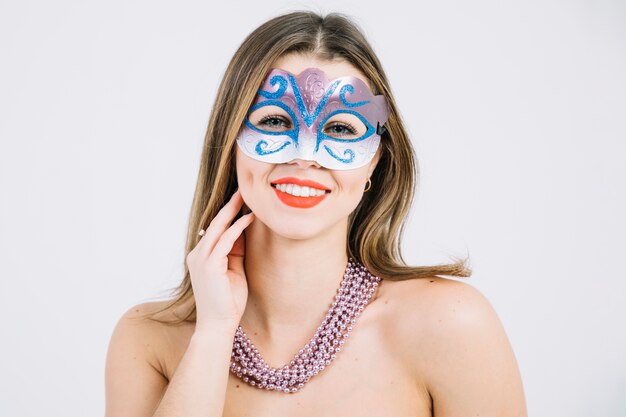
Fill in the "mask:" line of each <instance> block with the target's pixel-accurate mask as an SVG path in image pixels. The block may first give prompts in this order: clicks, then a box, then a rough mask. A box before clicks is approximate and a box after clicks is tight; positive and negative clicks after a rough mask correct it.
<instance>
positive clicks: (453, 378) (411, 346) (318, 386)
mask: <svg viewBox="0 0 626 417" xmlns="http://www.w3.org/2000/svg"><path fill="white" fill-rule="evenodd" d="M159 305H160V303H158V302H157V303H146V304H144V305H142V307H141V308H142V309H144V311H147V310H146V309H151V308H155V307H158V306H159ZM169 317H170V318H171V317H173V316H169ZM194 329H195V325H194V324H192V323H189V324H185V325H181V326H177V327H168V326H158V327H154V330H153V332H154V335H155V338H154V340H160V341H161V342H160V344H159V345H158V347H156V348H155V351H154V354H153V355H152V356H150V357H151V362H152V366H154V367H155V369H158V370H159V372H160V373H161V374H162V376H163V378H162V384H163V385H162V389H163V390H165V388H166V386H167V382H168V381H169V380H170V379H171V377H172V376H173V374H174V373H175V372H176V368H177V366H178V363H179V362H180V360H181V357H182V355H183V354H184V352H185V350H186V348H187V346H188V343H189V340H190V338H191V336H192V335H193V334H194ZM459 329H462V330H459ZM314 330H315V329H310V333H311V335H312V334H313V333H314ZM249 336H250V337H251V339H253V341H254V340H255V337H257V339H256V340H259V338H258V336H259V335H258V334H255V332H253V333H252V334H250V335H249ZM255 344H256V345H257V346H258V343H256V342H255ZM470 346H473V347H474V349H472V350H469V351H468V347H470ZM258 347H259V349H260V351H261V353H262V354H263V356H264V358H265V359H266V360H267V361H268V363H270V365H272V366H278V365H282V364H284V363H286V362H288V361H289V360H291V358H292V357H293V355H294V354H295V352H281V353H280V354H276V352H270V351H263V348H262V347H261V346H258ZM465 410H482V412H483V413H481V414H478V415H481V416H483V415H484V416H520V417H521V416H526V406H525V403H524V392H523V387H522V385H521V378H520V375H519V371H518V368H517V363H516V361H515V357H514V356H513V353H512V351H511V348H510V346H509V344H508V340H507V338H506V335H505V333H504V330H503V329H502V327H501V325H500V322H499V320H498V318H497V316H496V314H495V312H493V310H492V309H491V307H490V305H489V303H488V302H487V301H486V300H485V299H484V297H483V296H482V295H480V293H479V292H478V291H477V290H475V289H474V288H473V287H472V286H470V285H468V284H466V283H462V282H458V281H454V280H449V279H444V278H421V279H414V280H407V281H398V282H396V281H382V283H381V285H380V287H379V289H378V291H377V293H376V297H375V298H374V299H373V300H372V301H371V302H370V304H369V305H368V307H367V308H366V309H365V310H364V312H363V314H362V315H361V317H360V318H359V321H358V323H357V325H356V326H355V327H354V330H353V331H352V332H351V334H350V337H349V340H348V341H347V342H346V345H345V348H344V350H343V351H342V352H341V353H340V355H338V357H337V359H336V360H335V361H334V362H333V363H332V365H331V366H329V367H328V368H326V369H325V370H324V371H322V372H321V373H319V374H318V375H316V376H315V377H314V378H312V379H311V380H310V381H309V382H308V383H307V385H306V386H305V388H304V389H302V390H301V391H299V392H298V393H296V394H290V395H286V394H281V393H277V392H267V391H262V390H259V389H257V388H253V387H250V386H249V385H248V384H246V383H244V382H243V381H241V380H240V379H239V378H237V377H236V376H235V375H233V374H232V373H230V374H229V377H228V385H227V389H226V401H225V405H224V414H223V416H224V417H243V416H255V417H256V416H259V417H265V416H268V417H269V416H285V417H291V416H294V417H295V416H302V417H307V416H320V415H328V416H331V415H332V416H334V415H342V414H341V413H347V414H344V415H351V416H357V417H358V416H370V417H374V416H381V417H382V416H394V417H396V416H397V417H405V416H406V417H432V416H433V415H436V416H457V415H476V413H474V414H469V413H466V412H465Z"/></svg>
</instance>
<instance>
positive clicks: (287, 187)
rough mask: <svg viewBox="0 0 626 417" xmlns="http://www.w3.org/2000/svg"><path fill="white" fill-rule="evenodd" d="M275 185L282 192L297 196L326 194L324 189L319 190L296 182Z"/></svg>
mask: <svg viewBox="0 0 626 417" xmlns="http://www.w3.org/2000/svg"><path fill="white" fill-rule="evenodd" d="M275 187H276V189H278V190H279V191H282V192H283V193H287V194H291V195H295V196H297V197H316V196H320V195H324V194H326V191H325V190H320V189H317V188H312V187H307V186H300V185H297V184H276V185H275Z"/></svg>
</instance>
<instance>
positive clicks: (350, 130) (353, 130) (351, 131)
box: [259, 114, 357, 135]
mask: <svg viewBox="0 0 626 417" xmlns="http://www.w3.org/2000/svg"><path fill="white" fill-rule="evenodd" d="M272 119H278V120H280V121H281V122H283V123H284V124H285V125H286V126H287V127H288V126H290V125H291V122H290V121H289V120H286V119H285V117H284V116H281V115H278V114H269V115H267V116H265V117H263V118H262V119H261V120H259V124H265V123H266V122H267V121H269V120H272ZM335 126H341V127H345V128H346V129H348V133H349V134H350V135H355V134H356V132H357V128H356V127H354V126H353V125H352V124H350V123H348V122H334V123H333V124H332V125H330V126H328V127H327V128H332V127H335Z"/></svg>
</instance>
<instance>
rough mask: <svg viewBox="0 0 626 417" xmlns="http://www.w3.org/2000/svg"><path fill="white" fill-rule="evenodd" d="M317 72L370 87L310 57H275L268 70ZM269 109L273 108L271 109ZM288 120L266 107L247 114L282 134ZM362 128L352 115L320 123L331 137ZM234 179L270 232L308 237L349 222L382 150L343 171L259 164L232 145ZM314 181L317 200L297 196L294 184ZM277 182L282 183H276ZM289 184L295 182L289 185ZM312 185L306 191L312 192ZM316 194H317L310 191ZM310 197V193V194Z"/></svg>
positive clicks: (342, 64)
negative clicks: (234, 157)
mask: <svg viewBox="0 0 626 417" xmlns="http://www.w3.org/2000/svg"><path fill="white" fill-rule="evenodd" d="M311 67H315V68H319V69H321V70H322V71H324V72H325V73H326V75H327V77H328V78H329V79H331V80H332V79H335V78H338V77H343V76H353V77H357V78H360V79H361V80H363V81H364V82H365V83H368V81H367V78H366V77H365V76H364V75H363V74H362V73H361V72H360V71H358V70H357V69H356V68H354V67H353V66H352V65H350V64H349V63H347V62H346V61H343V60H333V61H325V60H320V59H319V58H315V57H312V56H308V55H300V54H289V55H285V56H283V57H281V58H279V59H278V60H277V61H276V62H274V64H273V65H272V68H278V69H282V70H285V71H288V72H290V73H292V74H299V73H300V72H302V71H303V70H305V69H306V68H311ZM272 107H273V108H272ZM283 116H288V115H287V114H286V113H285V112H284V111H281V109H279V108H276V106H265V107H261V108H259V109H258V110H255V111H254V112H252V113H250V114H249V116H248V119H249V121H250V123H252V124H253V125H255V126H262V127H263V129H264V130H275V131H281V129H282V130H283V131H284V130H287V129H289V126H287V124H288V123H289V118H288V117H283ZM363 132H365V127H364V126H363V125H362V123H359V121H358V119H357V118H356V117H355V116H353V115H351V114H337V115H336V116H334V117H331V118H329V119H328V121H327V122H326V123H325V124H324V133H326V134H328V135H334V136H335V137H340V136H345V137H346V138H348V136H349V135H353V136H354V137H358V136H359V135H361V134H363ZM235 152H236V168H237V181H238V183H239V190H240V191H241V195H242V197H243V200H244V201H245V203H246V205H247V206H248V207H249V208H250V209H251V210H252V211H253V212H254V213H255V223H256V222H261V223H263V224H264V225H265V226H267V227H268V228H269V229H271V230H272V231H273V232H274V233H277V234H279V235H281V236H284V237H287V238H291V239H307V238H311V237H314V236H316V235H319V234H321V233H324V232H326V231H328V230H329V229H331V228H333V227H339V228H341V230H344V231H345V226H343V225H347V218H348V216H349V214H350V213H351V212H352V211H353V210H354V209H355V208H356V206H357V205H358V204H359V202H360V201H361V198H362V196H363V192H364V188H365V186H366V183H367V180H368V178H369V177H370V176H371V174H372V172H373V171H374V168H375V167H376V164H377V163H378V159H379V156H380V147H379V148H378V149H377V151H376V154H375V155H374V158H373V159H372V160H371V161H370V162H369V163H367V164H366V165H364V166H362V167H359V168H354V169H346V170H332V169H328V168H325V167H322V166H320V165H319V164H318V163H317V162H316V161H313V160H303V159H293V160H291V161H288V162H285V163H277V164H273V163H267V162H261V161H258V160H255V159H253V158H251V157H250V156H248V155H246V154H245V153H244V152H243V151H242V150H241V149H240V148H239V147H238V146H235ZM307 180H308V181H314V182H315V183H317V184H318V185H315V186H314V187H313V188H317V189H320V188H322V189H325V193H324V194H323V195H320V196H312V197H311V196H309V197H297V196H293V195H291V194H290V193H293V191H294V190H293V189H294V188H296V189H297V187H296V185H297V184H295V183H296V182H306V181H307ZM276 182H283V183H284V184H281V185H276ZM289 184H294V185H293V186H292V185H289ZM310 188H311V187H309V189H310ZM313 192H315V193H316V194H322V192H321V191H317V190H313ZM309 194H311V191H309Z"/></svg>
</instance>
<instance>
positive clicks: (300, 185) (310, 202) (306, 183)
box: [272, 177, 330, 208]
mask: <svg viewBox="0 0 626 417" xmlns="http://www.w3.org/2000/svg"><path fill="white" fill-rule="evenodd" d="M272 188H274V192H275V193H276V196H277V197H278V199H279V200H280V201H281V202H282V203H283V204H286V205H288V206H290V207H296V208H311V207H313V206H316V205H317V204H319V203H321V202H322V200H323V199H325V198H326V195H327V194H329V193H330V189H328V188H327V187H325V186H324V185H322V184H320V183H317V182H315V181H311V180H303V179H299V178H294V177H285V178H281V179H278V180H276V181H272Z"/></svg>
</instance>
